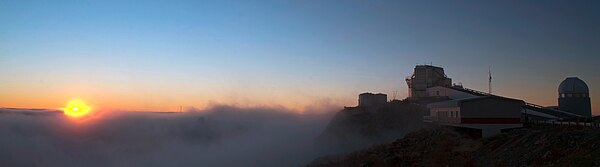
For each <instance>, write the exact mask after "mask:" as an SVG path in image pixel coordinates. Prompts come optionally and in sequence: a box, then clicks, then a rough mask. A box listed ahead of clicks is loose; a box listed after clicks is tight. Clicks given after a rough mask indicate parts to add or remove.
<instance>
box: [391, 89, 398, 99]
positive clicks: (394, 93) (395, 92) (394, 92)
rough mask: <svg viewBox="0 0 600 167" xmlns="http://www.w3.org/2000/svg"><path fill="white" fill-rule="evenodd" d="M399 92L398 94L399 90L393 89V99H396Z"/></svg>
mask: <svg viewBox="0 0 600 167" xmlns="http://www.w3.org/2000/svg"><path fill="white" fill-rule="evenodd" d="M397 94H398V91H397V90H395V91H393V98H392V100H396V95H397Z"/></svg>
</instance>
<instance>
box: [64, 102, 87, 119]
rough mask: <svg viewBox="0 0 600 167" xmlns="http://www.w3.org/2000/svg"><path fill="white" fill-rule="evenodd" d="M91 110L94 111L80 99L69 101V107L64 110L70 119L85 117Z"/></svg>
mask: <svg viewBox="0 0 600 167" xmlns="http://www.w3.org/2000/svg"><path fill="white" fill-rule="evenodd" d="M91 110H92V108H91V107H90V106H88V105H87V104H85V102H83V101H82V100H79V99H75V100H71V101H69V103H68V104H67V106H65V108H63V111H64V113H65V115H67V116H69V117H73V118H79V117H82V116H85V115H87V114H88V113H89V112H90V111H91Z"/></svg>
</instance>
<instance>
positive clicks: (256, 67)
mask: <svg viewBox="0 0 600 167" xmlns="http://www.w3.org/2000/svg"><path fill="white" fill-rule="evenodd" d="M424 63H427V64H429V63H433V64H434V65H438V66H442V67H444V68H445V70H446V73H447V75H448V76H449V77H451V78H453V81H454V82H461V83H462V84H463V85H464V86H466V87H468V88H472V89H477V90H487V77H488V67H491V69H492V75H493V90H494V93H496V94H499V95H503V96H508V97H514V98H519V99H523V100H525V101H528V102H532V103H537V104H541V105H557V94H558V93H557V89H558V85H559V84H560V82H561V81H562V80H563V79H564V78H566V77H568V76H577V77H579V78H581V79H583V80H584V81H586V82H587V84H588V86H589V87H590V91H591V92H590V93H591V97H592V107H593V110H594V114H595V115H600V86H599V84H600V75H599V71H600V66H599V65H598V63H600V1H533V0H531V1H529V0H525V1H523V0H515V1H510V0H509V1H496V2H490V1H485V2H484V1H475V0H472V1H427V0H425V1H423V0H419V1H384V0H382V1H368V0H356V1H354V0H349V1H328V0H315V1H310V0H298V1H293V0H289V1H288V0H272V1H248V0H240V1H228V0H220V1H52V2H50V1H17V0H15V1H7V0H0V107H23V108H60V107H62V106H64V105H65V104H66V103H67V102H68V101H69V100H71V99H75V98H78V99H82V100H85V101H86V102H88V103H89V104H91V105H93V106H95V107H97V108H108V109H114V110H136V111H142V110H143V111H177V110H179V107H180V106H183V107H184V108H188V107H196V108H203V107H206V106H207V105H210V104H214V103H217V104H235V105H240V106H283V107H287V108H291V109H297V110H302V109H304V108H305V107H311V106H323V105H339V106H353V105H356V100H357V97H358V94H359V93H361V92H366V91H369V92H383V93H387V94H388V97H389V98H390V99H391V98H392V95H393V92H394V91H398V97H397V98H398V99H401V98H404V97H406V96H407V95H408V92H407V89H408V88H407V86H406V83H405V81H404V78H405V77H407V76H409V75H411V73H412V70H413V68H414V66H415V65H416V64H424Z"/></svg>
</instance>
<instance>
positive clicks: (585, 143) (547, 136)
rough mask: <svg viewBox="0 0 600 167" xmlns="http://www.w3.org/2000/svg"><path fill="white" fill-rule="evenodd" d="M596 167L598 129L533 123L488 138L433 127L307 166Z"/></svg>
mask: <svg viewBox="0 0 600 167" xmlns="http://www.w3.org/2000/svg"><path fill="white" fill-rule="evenodd" d="M442 165H443V166H446V165H450V166H598V165H600V130H598V129H590V128H580V127H551V126H534V127H530V128H523V129H516V130H512V131H509V132H507V133H503V134H500V135H497V136H495V137H491V138H484V139H481V138H474V137H472V136H470V135H467V134H466V133H462V132H460V131H457V130H455V129H452V128H447V127H437V128H431V129H423V130H419V131H416V132H412V133H409V134H407V135H406V136H405V137H404V138H401V139H398V140H396V141H394V142H391V143H388V144H381V145H376V146H373V147H370V148H367V149H364V150H360V151H355V152H353V153H350V154H348V155H346V156H343V157H333V156H325V157H321V158H318V159H316V160H315V161H313V162H312V163H311V164H310V165H309V166H442Z"/></svg>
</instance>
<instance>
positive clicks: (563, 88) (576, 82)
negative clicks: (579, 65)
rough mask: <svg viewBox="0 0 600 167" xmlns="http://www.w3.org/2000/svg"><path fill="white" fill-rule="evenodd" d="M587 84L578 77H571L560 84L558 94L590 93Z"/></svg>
mask: <svg viewBox="0 0 600 167" xmlns="http://www.w3.org/2000/svg"><path fill="white" fill-rule="evenodd" d="M589 91H590V90H589V89H588V86H587V84H585V82H583V81H582V80H581V79H579V78H577V77H569V78H567V79H565V80H564V81H562V82H561V83H560V86H558V93H561V94H562V93H588V92H589Z"/></svg>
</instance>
